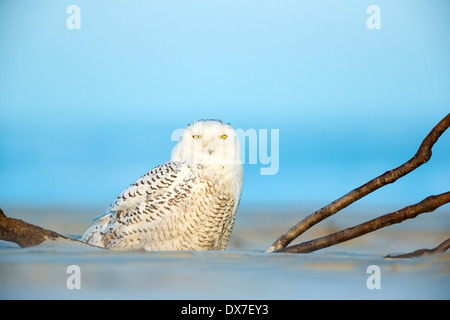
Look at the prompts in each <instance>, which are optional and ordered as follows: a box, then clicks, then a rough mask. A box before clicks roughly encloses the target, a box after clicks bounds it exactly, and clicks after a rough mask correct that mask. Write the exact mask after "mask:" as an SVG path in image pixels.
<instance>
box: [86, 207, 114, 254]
mask: <svg viewBox="0 0 450 320" xmlns="http://www.w3.org/2000/svg"><path fill="white" fill-rule="evenodd" d="M111 217H112V214H105V215H103V216H102V217H100V218H98V219H96V223H95V224H94V225H93V226H91V227H90V228H89V229H87V230H86V232H85V233H84V234H83V236H82V237H81V241H84V242H86V243H90V244H93V245H95V246H98V247H104V244H103V233H104V231H105V229H106V227H107V226H108V224H109V221H110V220H111Z"/></svg>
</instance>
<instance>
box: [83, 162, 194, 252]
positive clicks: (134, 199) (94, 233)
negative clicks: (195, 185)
mask: <svg viewBox="0 0 450 320" xmlns="http://www.w3.org/2000/svg"><path fill="white" fill-rule="evenodd" d="M190 174H191V169H190V168H189V167H188V166H187V165H186V164H185V163H184V162H166V163H164V164H162V165H160V166H158V167H156V168H154V169H152V170H151V171H149V172H147V173H146V174H145V175H143V176H142V177H140V178H139V179H138V180H136V182H134V183H133V184H131V185H130V186H129V187H128V188H127V189H125V190H124V191H123V192H122V193H121V194H120V195H119V196H118V197H117V198H116V200H115V201H114V202H113V203H112V204H111V205H110V206H109V208H108V209H107V210H106V213H105V214H103V215H102V216H99V217H97V218H95V219H94V221H96V223H95V224H94V225H93V226H92V227H90V228H89V229H88V230H87V231H86V232H85V233H84V235H83V237H82V241H85V242H88V243H92V244H94V245H97V246H104V240H105V238H107V237H108V235H110V234H111V233H113V232H116V233H117V231H118V229H122V231H123V229H124V228H123V227H124V226H128V225H129V224H130V220H131V219H132V218H133V213H135V212H136V209H139V208H141V207H143V204H145V203H146V202H152V201H153V200H155V199H159V198H161V197H164V198H165V196H166V195H168V194H169V195H171V194H172V191H173V190H174V189H175V187H177V186H178V185H179V184H180V183H182V182H183V181H185V180H186V179H189V177H190Z"/></svg>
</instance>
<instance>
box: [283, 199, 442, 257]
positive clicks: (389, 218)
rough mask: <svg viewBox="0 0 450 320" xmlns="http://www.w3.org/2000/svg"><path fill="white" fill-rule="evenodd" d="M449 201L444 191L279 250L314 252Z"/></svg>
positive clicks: (427, 210)
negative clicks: (399, 208)
mask: <svg viewBox="0 0 450 320" xmlns="http://www.w3.org/2000/svg"><path fill="white" fill-rule="evenodd" d="M449 202H450V192H446V193H442V194H440V195H437V196H430V197H428V198H426V199H424V200H422V201H421V202H419V203H417V204H414V205H411V206H408V207H405V208H403V209H401V210H398V211H395V212H392V213H389V214H386V215H383V216H381V217H378V218H376V219H373V220H370V221H367V222H364V223H362V224H359V225H357V226H354V227H351V228H347V229H345V230H342V231H339V232H336V233H333V234H330V235H327V236H325V237H321V238H317V239H314V240H311V241H307V242H303V243H301V244H298V245H294V246H290V247H287V248H284V249H280V250H278V252H290V253H308V252H313V251H316V250H319V249H323V248H326V247H330V246H332V245H335V244H338V243H341V242H345V241H348V240H351V239H354V238H357V237H360V236H362V235H365V234H367V233H370V232H373V231H375V230H378V229H381V228H384V227H387V226H390V225H393V224H396V223H400V222H402V221H405V220H407V219H413V218H415V217H417V216H418V215H419V214H421V213H425V212H431V211H434V210H436V209H437V208H438V207H440V206H442V205H444V204H446V203H449Z"/></svg>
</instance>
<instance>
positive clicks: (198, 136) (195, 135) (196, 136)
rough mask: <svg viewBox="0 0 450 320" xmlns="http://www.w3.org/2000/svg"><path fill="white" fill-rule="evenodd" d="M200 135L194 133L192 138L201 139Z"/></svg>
mask: <svg viewBox="0 0 450 320" xmlns="http://www.w3.org/2000/svg"><path fill="white" fill-rule="evenodd" d="M200 137H201V136H200V135H198V134H194V135H193V136H192V138H194V139H200Z"/></svg>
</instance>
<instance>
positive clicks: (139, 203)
mask: <svg viewBox="0 0 450 320" xmlns="http://www.w3.org/2000/svg"><path fill="white" fill-rule="evenodd" d="M242 184H243V167H242V161H241V151H240V144H239V139H238V136H237V135H236V132H235V131H234V129H233V128H232V127H231V125H230V124H227V123H224V122H222V121H220V120H199V121H196V122H194V123H192V124H190V125H188V126H187V128H186V129H185V130H184V132H183V134H182V136H181V138H180V140H179V142H178V144H177V145H176V147H175V148H174V151H173V154H172V158H171V160H170V161H169V162H166V163H164V164H162V165H160V166H158V167H156V168H154V169H152V170H151V171H150V172H148V173H146V174H145V175H143V176H142V177H140V178H139V179H138V180H137V181H136V182H135V183H133V184H131V185H130V186H129V187H128V188H127V189H125V190H124V191H123V192H122V194H121V195H120V196H119V197H117V199H116V200H115V201H114V202H113V203H112V204H111V205H110V206H109V208H108V210H107V211H106V213H105V214H104V215H102V216H100V217H98V218H96V219H95V220H94V221H96V223H95V224H94V225H93V226H91V227H90V228H89V229H88V230H87V231H86V232H85V233H84V235H83V237H82V241H85V242H87V243H91V244H93V245H97V246H100V247H105V248H110V249H145V250H224V249H225V248H226V246H227V243H228V238H229V237H230V233H231V230H232V228H233V225H234V220H235V217H236V210H237V208H238V205H239V201H240V199H241V193H242Z"/></svg>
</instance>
